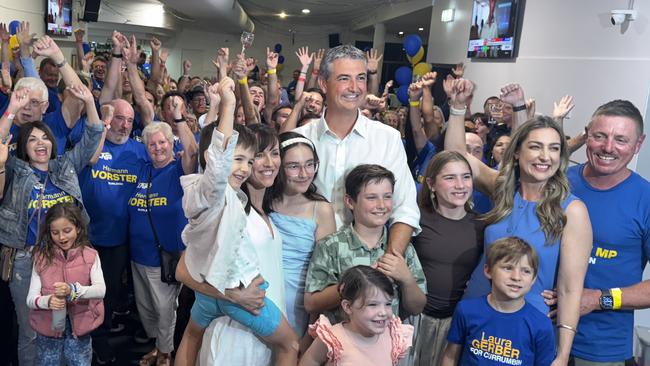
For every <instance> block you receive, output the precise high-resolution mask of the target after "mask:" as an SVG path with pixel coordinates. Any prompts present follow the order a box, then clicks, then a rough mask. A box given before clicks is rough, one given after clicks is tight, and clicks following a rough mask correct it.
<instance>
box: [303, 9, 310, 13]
mask: <svg viewBox="0 0 650 366" xmlns="http://www.w3.org/2000/svg"><path fill="white" fill-rule="evenodd" d="M302 13H303V14H309V13H311V10H309V9H302Z"/></svg>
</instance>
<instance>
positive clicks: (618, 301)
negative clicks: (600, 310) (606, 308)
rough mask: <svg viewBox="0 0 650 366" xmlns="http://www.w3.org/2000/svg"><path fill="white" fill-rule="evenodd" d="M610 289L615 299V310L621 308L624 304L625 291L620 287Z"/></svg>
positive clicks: (613, 307)
mask: <svg viewBox="0 0 650 366" xmlns="http://www.w3.org/2000/svg"><path fill="white" fill-rule="evenodd" d="M609 291H611V292H612V299H613V300H614V305H613V306H612V309H613V310H619V309H620V308H621V306H622V305H623V291H621V289H620V288H618V287H617V288H612V289H610V290H609Z"/></svg>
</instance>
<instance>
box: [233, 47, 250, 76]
mask: <svg viewBox="0 0 650 366" xmlns="http://www.w3.org/2000/svg"><path fill="white" fill-rule="evenodd" d="M233 73H234V74H235V77H236V78H237V80H242V79H243V78H245V77H246V75H248V68H247V67H246V59H245V58H244V54H241V53H240V54H239V55H237V62H235V66H233Z"/></svg>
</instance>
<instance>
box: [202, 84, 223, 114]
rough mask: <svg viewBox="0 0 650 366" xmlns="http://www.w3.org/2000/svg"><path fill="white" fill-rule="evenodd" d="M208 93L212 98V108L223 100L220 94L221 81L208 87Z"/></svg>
mask: <svg viewBox="0 0 650 366" xmlns="http://www.w3.org/2000/svg"><path fill="white" fill-rule="evenodd" d="M205 91H206V93H207V94H208V98H209V99H210V108H215V107H216V106H217V105H219V103H220V102H221V95H219V83H214V84H212V85H210V86H209V87H207V88H206V90H205Z"/></svg>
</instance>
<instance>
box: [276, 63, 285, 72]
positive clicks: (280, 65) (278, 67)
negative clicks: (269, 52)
mask: <svg viewBox="0 0 650 366" xmlns="http://www.w3.org/2000/svg"><path fill="white" fill-rule="evenodd" d="M275 68H276V69H277V70H278V71H282V69H284V64H278V66H276V67H275Z"/></svg>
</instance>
